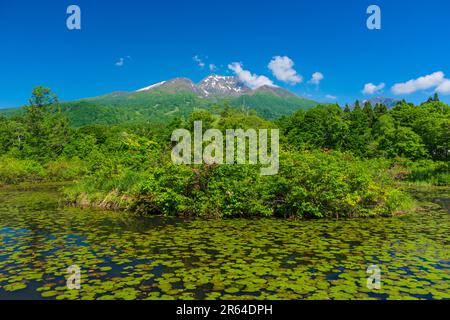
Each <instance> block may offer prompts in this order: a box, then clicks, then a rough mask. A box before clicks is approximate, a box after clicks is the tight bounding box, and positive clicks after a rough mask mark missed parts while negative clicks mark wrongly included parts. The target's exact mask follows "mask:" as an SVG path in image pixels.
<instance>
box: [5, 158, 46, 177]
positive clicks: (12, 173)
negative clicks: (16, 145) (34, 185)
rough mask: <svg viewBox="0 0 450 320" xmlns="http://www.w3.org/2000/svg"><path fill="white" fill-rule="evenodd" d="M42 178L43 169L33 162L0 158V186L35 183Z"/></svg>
mask: <svg viewBox="0 0 450 320" xmlns="http://www.w3.org/2000/svg"><path fill="white" fill-rule="evenodd" d="M44 177H45V170H44V168H42V166H41V165H40V164H39V163H38V162H36V161H34V160H28V159H27V160H21V159H16V158H10V157H0V184H17V183H21V182H24V181H27V182H35V181H39V180H42V179H43V178H44Z"/></svg>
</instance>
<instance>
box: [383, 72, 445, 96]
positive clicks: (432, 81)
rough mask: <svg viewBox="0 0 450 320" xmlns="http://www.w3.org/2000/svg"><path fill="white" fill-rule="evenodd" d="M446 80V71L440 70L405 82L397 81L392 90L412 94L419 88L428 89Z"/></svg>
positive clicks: (397, 92) (396, 92)
mask: <svg viewBox="0 0 450 320" xmlns="http://www.w3.org/2000/svg"><path fill="white" fill-rule="evenodd" d="M444 81H445V78H444V73H443V72H442V71H438V72H435V73H433V74H430V75H427V76H423V77H420V78H417V79H413V80H409V81H407V82H404V83H397V84H395V85H394V86H393V87H392V88H391V90H392V92H393V93H395V94H410V93H413V92H416V91H419V90H427V89H430V88H433V87H437V86H440V85H441V84H442V83H443V82H444Z"/></svg>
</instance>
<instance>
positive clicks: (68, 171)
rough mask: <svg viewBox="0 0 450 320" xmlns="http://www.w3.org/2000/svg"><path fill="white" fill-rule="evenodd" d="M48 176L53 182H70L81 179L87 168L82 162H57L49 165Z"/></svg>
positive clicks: (47, 166) (47, 168)
mask: <svg viewBox="0 0 450 320" xmlns="http://www.w3.org/2000/svg"><path fill="white" fill-rule="evenodd" d="M45 169H46V176H47V179H48V180H51V181H70V180H75V179H79V178H81V177H82V176H83V175H85V174H86V173H87V168H86V166H85V164H84V162H83V161H81V160H57V161H51V162H49V163H47V165H46V167H45Z"/></svg>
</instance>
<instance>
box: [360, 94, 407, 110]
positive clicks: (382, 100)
mask: <svg viewBox="0 0 450 320" xmlns="http://www.w3.org/2000/svg"><path fill="white" fill-rule="evenodd" d="M367 101H369V102H370V104H371V105H372V106H373V107H375V105H377V104H384V105H385V106H386V107H388V109H391V108H393V107H394V106H395V105H396V104H397V103H398V102H399V101H400V100H396V99H392V98H385V97H375V98H371V99H368V100H364V101H363V102H362V104H361V105H362V106H363V105H364V103H366V102H367Z"/></svg>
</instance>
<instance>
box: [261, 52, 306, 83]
mask: <svg viewBox="0 0 450 320" xmlns="http://www.w3.org/2000/svg"><path fill="white" fill-rule="evenodd" d="M268 67H269V69H270V71H272V73H273V75H274V76H275V78H277V79H278V80H280V81H283V82H286V83H289V84H297V83H300V82H302V81H303V78H302V77H301V76H300V75H299V74H297V71H295V70H294V69H293V67H294V61H292V60H291V59H290V58H289V57H286V56H285V57H281V56H276V57H273V58H272V60H271V61H270V62H269V65H268Z"/></svg>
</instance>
